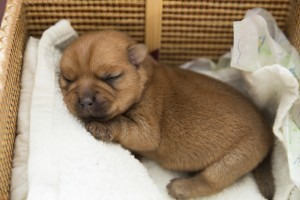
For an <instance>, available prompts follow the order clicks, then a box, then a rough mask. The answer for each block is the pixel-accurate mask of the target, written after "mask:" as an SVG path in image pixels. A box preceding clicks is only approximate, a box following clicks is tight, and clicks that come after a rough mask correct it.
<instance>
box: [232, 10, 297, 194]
mask: <svg viewBox="0 0 300 200" xmlns="http://www.w3.org/2000/svg"><path fill="white" fill-rule="evenodd" d="M231 66H232V67H234V68H237V69H240V70H242V71H245V73H244V77H245V80H246V82H247V84H248V85H249V90H250V96H251V97H252V99H253V100H254V102H255V103H256V104H257V105H258V106H260V107H261V108H266V109H267V110H268V111H269V112H270V113H271V114H273V115H276V117H275V122H274V125H273V131H274V134H275V135H276V136H277V137H278V138H279V140H280V141H282V142H283V144H284V145H285V147H286V149H287V155H288V163H289V170H290V176H291V179H292V180H293V181H294V183H295V184H296V185H297V186H298V188H300V130H299V127H300V117H299V113H300V98H299V84H298V82H299V80H300V79H299V78H300V57H299V54H298V52H297V51H296V49H295V48H294V47H293V46H292V45H291V44H290V43H289V41H288V40H287V38H286V37H285V35H284V34H283V32H282V31H281V30H280V29H279V28H278V26H277V24H276V21H275V19H274V18H273V16H272V15H271V14H270V13H268V12H267V11H265V10H263V9H252V10H250V11H248V12H247V14H246V17H245V19H244V20H242V21H239V22H234V45H233V48H232V59H231Z"/></svg>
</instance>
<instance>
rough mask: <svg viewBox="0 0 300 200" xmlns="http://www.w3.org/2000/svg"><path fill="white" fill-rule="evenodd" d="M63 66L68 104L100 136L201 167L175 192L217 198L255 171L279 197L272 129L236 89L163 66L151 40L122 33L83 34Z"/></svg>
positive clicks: (180, 165)
mask: <svg viewBox="0 0 300 200" xmlns="http://www.w3.org/2000/svg"><path fill="white" fill-rule="evenodd" d="M60 67H61V74H60V80H59V81H60V86H61V90H62V93H63V96H64V101H65V103H66V105H67V107H68V109H69V110H70V112H71V113H72V114H74V115H75V116H77V117H78V118H79V119H80V120H82V121H83V122H84V123H85V126H86V129H87V130H88V131H89V132H90V133H91V134H92V135H93V136H94V137H95V138H96V139H99V140H102V141H106V142H116V143H120V144H121V145H122V146H123V147H125V148H127V149H129V150H131V151H132V152H134V153H137V154H139V155H142V156H145V157H147V158H150V159H153V160H155V161H156V162H158V163H159V164H160V165H161V166H162V167H164V168H166V169H169V170H176V171H181V172H194V174H195V175H194V176H192V177H187V178H179V179H174V180H172V181H171V182H170V183H169V185H168V186H167V188H168V191H169V194H170V195H171V196H173V197H175V198H176V199H188V198H193V197H198V196H205V195H210V194H213V193H216V192H219V191H220V190H222V189H223V188H225V187H227V186H229V185H231V184H233V183H234V182H235V181H236V180H237V179H239V178H240V177H242V176H244V175H245V174H247V173H248V172H250V171H252V170H253V169H255V168H256V170H255V171H256V173H254V174H255V177H256V178H257V180H258V181H257V182H258V185H259V188H260V190H261V192H262V193H263V195H265V196H266V197H267V198H271V197H272V195H273V193H274V185H273V182H272V174H271V171H270V162H268V161H267V160H266V159H265V158H266V157H267V155H269V153H270V150H271V147H272V144H273V134H272V131H271V129H270V126H269V125H268V123H267V122H266V121H265V119H264V118H263V117H262V116H261V114H260V112H259V111H258V110H257V109H256V107H255V106H254V105H253V104H252V103H251V102H250V101H249V100H247V99H246V98H244V97H243V96H242V95H241V94H240V93H238V92H237V91H236V90H234V89H232V88H231V87H229V86H227V85H225V84H223V83H221V82H219V81H217V80H214V79H211V78H208V77H206V76H204V75H200V74H197V73H194V72H191V71H187V70H182V69H179V68H172V67H168V66H164V65H161V64H159V63H157V62H156V61H154V60H153V59H152V58H151V57H150V56H149V55H148V53H147V48H146V46H145V45H143V44H137V43H136V42H135V41H134V40H133V39H132V38H130V37H129V36H127V35H126V34H123V33H121V32H117V31H102V32H93V33H87V34H84V35H82V36H81V37H79V38H78V39H76V40H75V41H74V42H72V43H71V44H70V45H69V46H68V47H67V48H66V49H65V51H64V53H63V57H62V60H61V65H60ZM268 157H270V156H268Z"/></svg>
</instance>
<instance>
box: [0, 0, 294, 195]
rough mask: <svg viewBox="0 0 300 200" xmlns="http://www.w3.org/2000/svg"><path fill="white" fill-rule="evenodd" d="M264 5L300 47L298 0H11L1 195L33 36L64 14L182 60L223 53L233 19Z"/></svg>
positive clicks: (1, 87)
mask: <svg viewBox="0 0 300 200" xmlns="http://www.w3.org/2000/svg"><path fill="white" fill-rule="evenodd" d="M253 7H263V8H266V9H268V10H269V11H270V12H271V13H272V14H273V15H274V16H275V18H276V20H277V22H278V24H279V26H280V27H281V28H282V29H283V30H285V31H286V33H287V35H288V36H289V38H290V40H291V41H292V43H293V44H294V45H295V46H296V48H297V49H298V51H299V50H300V36H299V35H300V18H299V15H300V2H299V1H297V0H183V1H179V0H110V1H108V0H102V1H100V0H99V1H97V0H8V4H7V8H6V13H5V15H4V21H3V23H2V26H1V29H0V181H1V182H0V200H5V199H9V185H10V176H11V161H12V157H13V144H14V138H15V135H16V117H17V111H18V99H19V92H20V72H21V65H22V55H23V51H24V46H25V43H26V40H27V36H29V35H32V36H36V37H39V36H40V35H41V34H42V32H43V31H44V30H45V29H47V28H48V27H49V26H51V25H53V24H54V23H55V22H57V21H58V20H59V19H62V18H65V19H70V20H71V22H72V25H73V26H74V28H75V29H76V30H77V31H78V32H79V33H84V32H87V31H95V30H101V29H118V30H121V31H125V32H127V33H129V34H130V35H131V36H132V37H134V38H135V39H136V40H137V41H139V42H145V43H146V44H147V45H148V46H149V48H150V50H156V49H160V60H161V61H162V62H164V63H167V64H170V65H178V64H180V63H183V62H185V61H187V60H190V59H192V58H196V57H199V56H204V57H209V58H217V57H219V56H220V55H222V54H223V53H224V52H226V51H228V50H229V48H230V47H231V46H232V30H233V29H232V21H234V20H240V19H242V18H243V15H244V13H245V11H246V10H247V9H250V8H253Z"/></svg>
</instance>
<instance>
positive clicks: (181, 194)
mask: <svg viewBox="0 0 300 200" xmlns="http://www.w3.org/2000/svg"><path fill="white" fill-rule="evenodd" d="M186 187H187V185H186V184H185V181H184V179H180V178H178V179H173V180H171V182H170V183H169V184H168V186H167V189H168V193H169V195H171V196H172V197H174V198H175V199H176V200H186V199H189V197H188V195H187V192H188V191H187V188H186Z"/></svg>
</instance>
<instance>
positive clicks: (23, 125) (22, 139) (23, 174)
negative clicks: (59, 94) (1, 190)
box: [10, 38, 39, 200]
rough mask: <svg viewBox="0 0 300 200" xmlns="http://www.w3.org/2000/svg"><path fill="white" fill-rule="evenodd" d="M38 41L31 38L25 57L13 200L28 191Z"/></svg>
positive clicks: (14, 161)
mask: <svg viewBox="0 0 300 200" xmlns="http://www.w3.org/2000/svg"><path fill="white" fill-rule="evenodd" d="M38 42H39V40H38V39H34V38H30V39H29V41H28V43H27V46H26V51H25V55H24V64H23V68H22V69H23V71H22V78H21V92H20V101H19V102H20V103H19V112H18V127H17V128H18V129H17V134H18V135H17V137H16V141H15V149H14V160H13V167H12V180H11V187H10V191H11V198H12V199H20V200H21V199H22V200H23V199H25V197H26V196H27V191H28V180H27V175H28V168H27V161H28V154H29V149H28V148H29V147H28V145H29V119H30V105H31V96H32V89H33V84H34V77H35V69H36V61H37V60H36V58H37V57H36V55H37V46H38Z"/></svg>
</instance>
